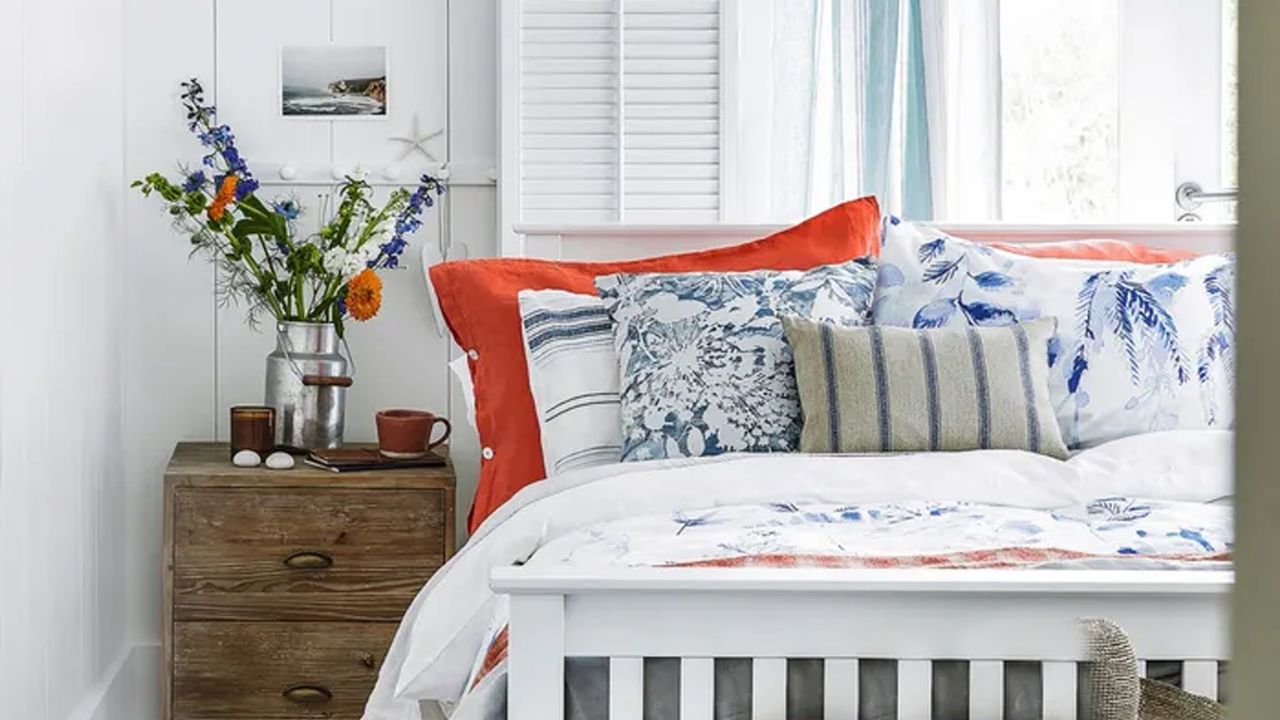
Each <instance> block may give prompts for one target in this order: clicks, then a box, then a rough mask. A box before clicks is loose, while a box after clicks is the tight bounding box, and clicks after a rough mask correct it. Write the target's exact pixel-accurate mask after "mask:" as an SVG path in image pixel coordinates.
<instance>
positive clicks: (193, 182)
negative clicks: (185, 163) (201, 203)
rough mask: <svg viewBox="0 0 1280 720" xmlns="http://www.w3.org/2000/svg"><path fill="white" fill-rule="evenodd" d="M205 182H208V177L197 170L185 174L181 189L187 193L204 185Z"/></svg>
mask: <svg viewBox="0 0 1280 720" xmlns="http://www.w3.org/2000/svg"><path fill="white" fill-rule="evenodd" d="M206 182H208V178H206V177H205V175H204V171H203V170H197V171H195V172H193V173H191V174H190V175H188V176H187V180H186V182H184V183H182V191H183V192H189V193H190V192H195V191H197V190H199V189H200V188H202V187H204V184H205V183H206Z"/></svg>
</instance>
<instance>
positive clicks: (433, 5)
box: [0, 0, 498, 720]
mask: <svg viewBox="0 0 1280 720" xmlns="http://www.w3.org/2000/svg"><path fill="white" fill-rule="evenodd" d="M124 2H125V4H126V7H127V10H128V15H129V44H128V48H127V50H126V53H127V55H126V62H127V72H126V83H127V92H126V96H127V105H128V112H129V122H128V127H127V130H126V132H127V138H128V145H129V153H128V158H127V168H126V175H127V176H128V177H130V178H132V177H139V176H140V175H141V174H144V173H146V172H148V171H150V170H156V169H159V170H166V169H171V168H173V167H174V164H175V161H176V160H177V159H179V158H184V159H186V160H187V161H189V162H191V161H198V159H199V147H198V145H196V144H195V141H194V140H193V138H191V136H190V135H189V134H188V133H187V132H186V129H185V128H184V127H183V124H182V122H181V109H180V107H179V106H178V102H177V97H176V92H175V91H176V89H177V87H178V83H179V82H180V81H182V80H183V79H185V78H187V77H191V76H193V75H194V76H200V77H201V78H203V79H205V80H206V83H207V84H212V82H213V80H212V79H213V78H214V77H215V75H216V74H218V73H217V68H218V66H219V65H220V64H222V65H224V67H225V63H226V61H227V57H226V56H227V55H228V54H234V53H237V52H238V51H239V46H238V45H237V44H236V43H235V41H234V38H233V37H231V36H229V35H228V34H227V33H232V32H235V30H234V29H233V27H234V26H235V25H236V22H234V21H231V22H228V20H227V18H223V19H222V20H221V22H220V21H219V20H218V15H219V13H220V12H223V11H227V12H242V11H245V10H244V8H245V7H246V3H245V0H230V2H228V1H227V0H199V1H184V2H172V0H124ZM249 5H253V4H252V3H249ZM331 6H332V10H331ZM446 9H447V17H446V12H445V11H446ZM270 11H271V12H273V13H276V12H279V13H281V14H280V16H279V22H281V23H287V22H288V21H289V15H290V13H293V14H294V15H305V16H306V17H305V18H302V19H300V20H299V22H298V24H299V25H307V26H308V27H310V28H312V30H315V31H316V32H323V33H324V34H325V35H326V37H327V33H328V32H329V29H330V27H331V26H333V22H336V23H338V24H340V25H341V27H338V28H336V31H335V32H336V35H335V37H336V38H338V39H342V38H343V37H348V38H351V41H364V40H366V39H368V40H371V41H376V40H377V38H378V37H380V35H379V33H380V32H381V30H379V28H385V27H391V28H392V29H393V30H394V31H395V32H396V33H400V34H397V35H396V37H397V38H398V37H402V36H408V37H409V38H410V41H411V42H413V43H414V44H415V47H414V48H412V50H413V53H419V54H417V55H415V54H413V53H406V52H403V51H397V50H396V48H394V47H393V49H392V57H391V72H392V73H393V74H395V73H396V72H402V73H403V74H402V75H401V81H402V82H405V83H408V84H411V85H415V86H414V87H413V90H414V91H415V92H426V93H429V97H422V96H420V97H418V99H416V100H413V101H411V102H410V103H408V104H406V102H405V99H404V98H405V96H401V98H402V100H401V106H400V108H399V109H397V111H396V112H399V111H400V110H404V111H406V114H403V115H397V116H396V117H395V118H393V119H392V120H391V121H388V122H387V123H379V122H377V121H374V122H372V123H370V122H364V123H356V122H351V123H347V125H345V126H343V127H341V128H339V129H338V130H337V134H336V135H335V138H336V144H335V145H334V146H333V147H334V148H335V151H334V155H333V156H332V157H331V158H329V157H324V158H322V159H323V161H324V163H325V164H322V165H321V166H322V167H327V162H328V160H329V159H332V160H333V161H335V162H339V163H347V162H352V161H354V160H355V159H359V158H353V157H352V155H351V154H348V148H355V149H356V150H357V151H358V152H359V154H360V155H361V156H362V157H367V156H366V155H365V152H364V151H363V150H364V149H368V148H370V147H372V148H373V150H374V151H375V152H377V153H382V152H394V151H395V150H397V149H399V148H398V146H396V145H395V144H393V143H385V144H378V145H376V146H371V145H370V144H368V142H367V141H368V140H369V136H372V135H375V134H376V133H379V132H380V133H383V135H391V134H402V132H403V131H405V130H408V129H409V128H408V125H409V121H410V119H411V117H412V115H413V114H415V112H416V113H417V114H418V115H419V116H420V123H421V125H422V127H423V129H427V127H428V125H430V126H432V127H433V128H437V127H441V126H443V125H444V123H445V122H446V117H447V122H448V125H449V132H448V133H447V138H442V139H441V141H440V142H439V143H438V144H437V145H435V146H434V148H433V149H434V151H435V152H437V153H438V155H437V157H438V158H439V159H441V160H444V159H445V158H446V157H448V158H450V159H452V161H453V163H454V167H466V168H472V169H475V168H489V167H492V166H495V165H496V164H497V116H498V113H497V47H496V35H497V1H496V0H453V1H452V2H446V0H422V1H421V2H419V1H418V0H360V1H359V2H355V1H354V0H335V2H334V3H332V4H331V3H328V2H323V1H321V2H314V1H309V0H308V1H305V2H299V0H286V1H285V2H283V3H281V4H280V5H279V7H277V6H275V5H274V4H273V6H272V8H271V9H270ZM331 12H332V15H331ZM273 17H276V16H274V15H273ZM330 17H332V18H334V21H331V20H330ZM446 20H447V24H446ZM215 28H219V31H218V32H215ZM316 28H319V30H316ZM224 31H225V32H224ZM298 32H299V28H297V27H288V28H284V29H282V31H281V33H280V34H279V35H274V34H272V33H270V32H264V34H262V35H261V36H257V39H256V40H255V42H256V43H260V44H262V45H263V46H264V47H265V48H266V51H267V54H266V55H265V56H264V55H263V54H262V52H263V49H264V48H263V47H259V48H256V49H254V50H252V51H247V57H252V58H262V57H270V54H271V53H272V52H274V48H275V46H276V45H277V44H279V43H280V42H284V41H286V40H288V39H289V38H293V37H297V35H296V33H298ZM343 33H351V35H347V36H344V35H343ZM308 37H310V36H308ZM304 40H306V41H307V42H312V40H309V39H304ZM219 45H221V47H222V52H221V53H219V52H218V48H219ZM446 49H447V53H448V62H447V67H446V56H445V51H446ZM220 55H221V59H219V56H220ZM158 57H160V58H166V60H165V61H164V62H158V61H157V60H156V58H158ZM415 58H416V59H415ZM262 63H267V64H269V65H271V67H268V68H266V69H265V70H262V71H261V72H263V73H265V75H266V76H267V77H270V75H271V73H273V72H274V62H273V61H272V62H268V60H261V61H260V62H259V63H258V64H262ZM254 67H257V66H256V65H254V66H249V67H241V68H238V69H237V70H235V71H233V72H238V73H240V75H239V76H240V77H248V76H252V74H253V72H254ZM221 79H222V80H226V78H225V77H224V78H221ZM419 79H421V80H423V82H421V83H418V82H417V80H419ZM446 80H447V83H446ZM246 82H248V81H246ZM446 85H447V86H448V92H447V93H446ZM226 87H232V88H235V87H236V86H235V85H234V84H232V85H230V86H228V85H225V84H224V85H223V88H224V90H223V97H222V101H223V102H224V110H225V112H226V113H227V114H228V116H227V117H226V120H227V121H228V122H231V123H233V125H234V126H235V130H236V132H237V134H238V136H239V137H240V138H242V139H243V141H244V143H245V145H244V147H245V152H246V155H247V156H248V158H249V161H250V162H251V163H253V164H255V166H260V165H261V164H262V163H269V162H271V161H277V162H278V161H280V160H290V161H291V162H294V163H297V164H298V165H299V166H301V167H300V170H301V171H304V172H305V171H306V170H307V167H306V166H305V164H304V163H305V162H306V160H307V159H308V158H311V157H313V155H314V154H312V153H310V152H308V151H307V148H306V147H301V148H300V149H299V150H298V152H297V153H296V155H297V156H296V157H292V158H286V157H284V155H285V154H294V153H284V152H283V151H280V150H278V149H279V148H285V147H288V148H290V149H292V148H294V147H297V146H295V145H287V144H286V143H284V142H283V141H282V142H281V143H279V144H276V143H273V142H270V138H266V140H267V141H266V142H264V141H263V140H264V138H263V136H261V134H259V133H258V132H257V131H256V130H255V127H254V124H255V123H254V121H253V120H250V121H249V122H248V123H247V124H246V123H241V122H236V118H235V117H234V115H233V113H234V114H239V113H241V112H242V111H241V109H240V107H243V105H241V106H239V107H238V106H237V97H234V96H232V94H234V93H238V92H239V91H238V90H231V91H228V90H226V89H225V88H226ZM251 92H254V93H256V92H258V91H257V90H253V91H251ZM239 100H240V101H243V97H240V98H239ZM228 103H229V104H228ZM395 103H396V101H395V99H394V98H393V99H392V100H391V104H392V106H393V107H395ZM415 105H417V107H415ZM252 110H253V109H252V108H247V109H246V110H245V111H244V112H250V111H252ZM279 130H280V128H279V126H273V125H272V124H270V123H268V127H267V128H266V131H265V132H266V133H268V134H273V133H277V132H278V131H279ZM361 135H364V136H365V137H363V138H361V137H360V136H361ZM286 139H287V138H286ZM374 139H375V140H376V139H377V138H376V137H375V138H374ZM348 140H350V141H351V144H350V145H348V144H347V143H346V141H348ZM321 146H322V147H325V148H328V147H330V146H329V141H328V139H327V137H326V138H325V139H324V140H323V142H322V143H321ZM303 155H306V156H307V158H304V157H302V156H303ZM385 159H386V158H385V156H382V155H376V156H374V160H373V163H374V166H373V168H371V169H373V170H374V171H375V172H376V171H377V168H378V166H377V165H376V163H377V162H379V161H383V160H385ZM260 174H261V173H260ZM408 174H409V173H408V171H407V170H406V173H405V176H406V177H407V176H408ZM473 176H474V174H473ZM309 192H310V191H307V190H302V191H300V192H299V195H300V196H301V197H302V199H303V200H304V201H307V202H310V201H311V199H310V197H309V195H308V194H307V193H309ZM449 198H450V203H451V213H450V215H449V227H450V229H451V235H452V238H453V242H454V249H453V251H452V256H453V257H465V256H470V257H480V256H489V255H494V254H496V252H497V242H496V241H497V217H496V215H497V210H496V195H495V188H494V187H493V186H491V185H489V186H485V185H466V186H457V187H454V188H452V189H451V191H450V194H449ZM126 211H127V222H128V230H129V232H128V234H127V235H128V237H127V243H126V257H127V264H128V267H129V269H130V273H131V275H130V277H131V279H130V282H129V283H128V287H127V289H126V305H127V312H126V315H127V317H128V321H127V322H126V323H125V327H124V332H125V333H126V335H125V340H124V345H125V352H126V357H125V361H124V375H125V379H126V405H127V412H126V416H125V430H124V436H125V457H126V471H125V485H126V487H127V493H128V500H127V504H128V513H129V516H128V523H127V527H126V528H125V533H126V541H125V545H126V553H127V555H128V568H127V585H128V588H129V596H128V607H129V623H128V633H129V637H130V639H131V642H133V643H134V644H135V645H137V646H139V647H143V648H154V647H155V646H156V645H157V644H158V643H159V637H160V573H159V569H160V543H161V484H162V475H163V471H164V466H165V463H166V462H167V460H168V457H169V453H170V451H171V450H172V447H173V444H174V443H175V442H177V441H178V440H183V439H209V438H213V437H215V435H218V434H219V433H221V435H222V437H224V438H225V427H224V426H225V424H226V413H227V406H228V405H229V404H231V403H236V402H250V401H252V402H260V401H261V392H262V388H261V383H262V372H263V364H264V358H265V356H266V353H267V352H269V350H270V347H271V345H272V339H271V338H270V337H268V336H267V335H264V334H257V333H254V332H252V331H251V330H249V329H247V328H245V327H244V326H243V323H242V314H241V313H240V312H239V311H237V310H235V309H228V310H218V309H217V308H216V307H215V305H214V300H213V295H212V278H213V276H212V273H211V271H210V269H209V267H208V266H207V265H206V264H204V263H202V262H199V261H194V260H193V261H190V262H188V261H187V260H186V255H185V252H184V250H183V248H182V240H181V238H179V237H176V236H175V235H174V234H173V233H172V232H171V231H170V229H169V227H168V223H167V222H166V219H165V218H164V217H163V215H162V214H161V213H160V212H159V210H158V208H157V207H156V204H155V203H154V202H149V201H146V200H144V199H143V198H141V197H135V196H133V195H129V196H128V197H127V199H126ZM438 237H439V236H438V233H437V229H436V224H435V217H432V218H431V219H430V220H428V221H427V222H426V226H425V227H424V228H423V231H421V232H420V233H419V234H418V235H417V236H415V237H414V238H413V240H412V247H411V250H410V252H409V254H407V255H406V258H405V259H406V261H407V262H406V265H408V266H409V268H407V269H405V270H402V271H399V272H394V273H388V274H387V275H386V276H385V278H384V282H385V288H384V310H383V313H382V314H381V315H379V317H378V318H376V319H375V320H373V321H372V322H370V323H368V324H365V325H357V326H355V327H353V329H352V337H351V345H352V349H353V350H354V351H355V353H356V359H357V362H358V365H359V367H358V380H357V383H356V385H355V386H354V387H353V388H352V390H351V392H350V394H349V395H348V414H347V437H348V439H351V440H371V439H373V437H374V428H373V418H372V413H373V409H375V408H379V407H388V406H392V405H408V406H418V407H426V408H430V409H433V410H436V411H438V412H444V411H451V413H450V414H451V415H452V417H453V418H454V419H455V431H454V436H453V440H452V444H453V446H454V447H455V448H456V450H457V454H458V456H459V458H460V462H459V463H458V467H457V470H458V498H459V501H458V514H459V526H460V527H465V518H466V513H467V511H468V509H469V507H470V498H471V497H472V495H473V494H474V491H475V475H476V467H475V461H474V460H473V459H472V458H475V457H477V455H478V453H477V442H476V439H475V435H474V432H473V431H470V430H469V429H468V428H466V427H465V421H464V420H462V419H461V418H462V412H461V408H462V401H461V398H460V397H459V396H458V395H457V392H456V390H454V389H453V388H451V385H450V382H449V379H448V374H447V370H446V366H445V363H446V359H447V357H448V356H449V354H450V352H453V353H455V354H456V352H457V350H456V348H451V346H450V343H449V341H448V340H447V337H446V336H445V335H442V334H439V332H438V331H440V330H442V329H441V328H437V327H436V326H435V324H434V321H433V320H432V318H431V313H430V309H429V305H428V300H427V295H426V290H425V287H424V284H423V282H422V279H421V276H420V275H419V273H418V272H417V271H416V267H417V253H418V250H419V248H420V247H421V246H422V244H423V243H428V244H434V243H436V242H437V240H438ZM158 299H159V300H158ZM6 717H7V716H5V715H4V714H3V711H2V710H0V718H6ZM129 720H133V719H132V718H130V719H129ZM146 720H151V719H150V718H147V719H146Z"/></svg>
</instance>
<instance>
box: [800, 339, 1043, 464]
mask: <svg viewBox="0 0 1280 720" xmlns="http://www.w3.org/2000/svg"><path fill="white" fill-rule="evenodd" d="M783 326H784V327H785V328H786V333H787V341H788V342H789V343H790V345H791V348H792V353H793V356H794V358H795V369H796V386H797V387H798V388H799V390H800V404H801V407H802V409H803V415H804V428H803V429H802V432H801V438H800V448H801V450H803V451H804V452H819V453H825V452H842V453H849V452H857V453H865V452H921V451H941V452H960V451H967V450H985V449H999V450H1030V451H1032V452H1038V453H1041V454H1043V455H1049V456H1052V457H1056V458H1063V459H1065V458H1066V457H1067V447H1066V444H1065V443H1064V442H1063V440H1062V433H1061V431H1060V429H1059V428H1058V424H1057V419H1056V417H1055V415H1054V412H1053V405H1052V403H1051V402H1050V400H1049V384H1048V372H1049V364H1048V353H1047V352H1046V350H1047V348H1048V344H1049V340H1050V339H1051V338H1052V337H1053V334H1054V332H1055V325H1054V323H1053V321H1052V320H1049V319H1039V320H1033V321H1031V322H1030V323H1027V324H1025V325H1013V326H1001V327H964V328H941V329H922V330H917V329H915V328H905V327H892V326H871V327H864V328H841V327H836V326H833V325H830V324H825V323H817V322H813V321H811V320H806V319H803V318H794V317H788V318H783Z"/></svg>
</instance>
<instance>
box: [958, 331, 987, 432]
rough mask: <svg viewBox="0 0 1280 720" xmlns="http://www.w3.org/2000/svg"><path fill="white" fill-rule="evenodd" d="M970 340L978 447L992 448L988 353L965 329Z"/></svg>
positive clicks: (974, 333) (979, 341) (975, 335)
mask: <svg viewBox="0 0 1280 720" xmlns="http://www.w3.org/2000/svg"><path fill="white" fill-rule="evenodd" d="M964 334H965V335H966V336H967V337H968V338H969V354H970V357H972V359H973V380H974V384H976V385H977V396H978V398H977V399H978V447H980V448H984V449H985V448H989V447H991V387H990V385H989V384H988V383H989V381H988V379H987V359H986V353H985V352H983V350H982V338H980V337H978V333H977V331H975V330H974V329H973V328H971V327H967V328H965V329H964Z"/></svg>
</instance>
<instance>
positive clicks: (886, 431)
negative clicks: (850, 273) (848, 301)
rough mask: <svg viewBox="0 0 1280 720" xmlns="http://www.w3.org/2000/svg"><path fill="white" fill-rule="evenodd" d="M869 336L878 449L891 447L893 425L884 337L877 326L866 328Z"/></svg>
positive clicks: (883, 449) (886, 449)
mask: <svg viewBox="0 0 1280 720" xmlns="http://www.w3.org/2000/svg"><path fill="white" fill-rule="evenodd" d="M867 329H868V330H869V331H870V332H869V337H870V338H871V365H872V370H871V372H872V373H873V374H874V375H875V383H876V413H877V417H878V420H879V423H880V451H881V452H889V451H890V450H892V449H893V427H892V425H891V424H890V420H891V416H890V411H889V368H888V367H887V366H886V365H885V361H884V337H883V336H882V335H881V330H880V328H878V327H870V328H867Z"/></svg>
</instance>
